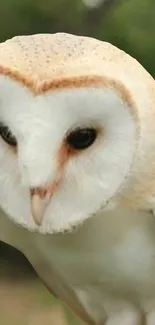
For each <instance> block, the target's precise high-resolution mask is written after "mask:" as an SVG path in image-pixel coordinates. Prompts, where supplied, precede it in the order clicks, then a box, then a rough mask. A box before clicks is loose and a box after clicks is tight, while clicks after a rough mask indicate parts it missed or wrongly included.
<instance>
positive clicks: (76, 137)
mask: <svg viewBox="0 0 155 325" xmlns="http://www.w3.org/2000/svg"><path fill="white" fill-rule="evenodd" d="M96 137H97V130H95V129H93V128H83V129H81V128H77V129H75V130H74V131H72V132H70V133H69V135H68V136H67V139H66V142H67V144H68V145H69V146H70V147H71V148H73V149H75V150H83V149H86V148H88V147H90V146H91V145H92V144H93V142H94V141H95V139H96Z"/></svg>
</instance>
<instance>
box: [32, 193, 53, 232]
mask: <svg viewBox="0 0 155 325" xmlns="http://www.w3.org/2000/svg"><path fill="white" fill-rule="evenodd" d="M50 199H51V194H50V193H48V192H46V191H44V190H42V189H40V188H37V189H33V190H32V191H31V213H32V217H33V220H34V222H35V224H36V225H37V226H41V225H42V223H43V219H44V215H45V211H46V209H47V206H48V204H49V202H50Z"/></svg>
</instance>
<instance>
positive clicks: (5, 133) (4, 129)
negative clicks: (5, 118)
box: [0, 123, 17, 147]
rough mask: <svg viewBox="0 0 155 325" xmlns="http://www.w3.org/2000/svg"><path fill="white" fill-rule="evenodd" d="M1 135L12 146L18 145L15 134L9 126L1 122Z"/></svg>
mask: <svg viewBox="0 0 155 325" xmlns="http://www.w3.org/2000/svg"><path fill="white" fill-rule="evenodd" d="M0 136H1V137H2V139H3V140H4V141H5V142H7V144H9V145H10V146H12V147H16V146H17V140H16V138H15V136H14V135H13V134H12V133H11V131H10V129H9V128H8V126H6V125H4V124H2V123H0Z"/></svg>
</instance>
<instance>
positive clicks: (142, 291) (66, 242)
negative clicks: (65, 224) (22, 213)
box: [26, 211, 155, 325]
mask: <svg viewBox="0 0 155 325" xmlns="http://www.w3.org/2000/svg"><path fill="white" fill-rule="evenodd" d="M154 238H155V221H154V219H153V217H152V215H151V214H150V215H149V214H147V213H143V214H142V213H132V212H129V211H128V212H127V211H124V212H123V211H115V213H112V212H110V211H109V212H107V213H104V214H99V215H96V216H95V217H93V218H91V219H89V220H88V221H87V222H86V223H85V224H84V225H83V226H82V227H81V228H80V229H78V230H76V231H75V232H73V233H70V234H67V235H52V236H51V235H50V236H41V235H39V234H37V235H35V236H31V244H30V245H31V252H32V247H34V252H35V253H34V255H35V256H37V257H38V258H39V256H40V257H41V259H42V260H43V261H44V263H45V264H44V265H46V267H45V269H46V271H45V272H43V273H44V275H43V273H42V272H41V270H40V271H39V270H38V271H39V273H41V274H40V275H41V276H42V277H43V278H44V281H45V283H46V284H47V285H48V286H49V287H50V288H52V290H53V291H54V293H55V294H56V295H57V296H58V297H60V298H62V299H63V300H65V301H66V302H67V304H68V305H69V306H71V308H73V310H75V311H76V312H77V313H78V314H79V315H80V316H81V317H83V318H84V319H85V320H87V319H88V320H89V322H90V321H92V324H99V325H100V324H101V325H102V324H106V325H107V324H108V325H134V324H138V325H139V324H140V325H141V324H143V323H142V321H143V319H144V317H146V315H147V323H146V324H147V325H153V324H155V318H154V316H153V315H154V314H153V310H155V277H154V273H155V240H154ZM29 243H30V242H29ZM26 253H27V255H28V258H30V259H31V261H32V264H35V263H36V262H35V263H34V260H35V259H36V257H35V258H34V256H33V258H32V256H30V250H29V253H28V250H27V252H26ZM36 264H37V263H36ZM36 264H35V268H37V266H36ZM87 317H88V318H87ZM152 319H153V321H152ZM152 322H153V323H152Z"/></svg>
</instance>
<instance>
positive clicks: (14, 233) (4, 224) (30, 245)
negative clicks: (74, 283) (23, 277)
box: [0, 210, 92, 324]
mask: <svg viewBox="0 0 155 325" xmlns="http://www.w3.org/2000/svg"><path fill="white" fill-rule="evenodd" d="M35 239H36V236H35V234H34V233H31V232H29V231H27V230H25V229H23V228H22V227H20V226H17V225H15V224H14V223H12V221H11V220H10V219H8V217H7V216H6V215H5V214H4V212H2V211H1V210H0V241H3V242H5V243H6V244H8V245H11V246H13V247H15V248H16V249H17V250H19V251H20V252H21V253H23V254H24V255H25V257H26V258H27V259H28V260H29V262H30V263H31V265H32V267H33V268H34V270H35V271H36V273H37V274H38V276H39V277H40V279H41V280H42V282H43V283H44V284H45V286H46V288H47V289H48V290H49V291H50V292H51V293H52V294H53V295H54V296H55V297H56V298H59V299H60V300H62V301H63V302H64V303H65V305H67V306H68V307H69V308H70V309H71V310H72V311H74V313H75V314H76V315H77V316H79V317H80V318H81V319H83V320H84V321H85V322H87V323H89V324H92V321H91V320H90V319H89V316H88V315H87V313H86V312H85V310H84V309H83V307H82V305H80V302H79V301H78V299H77V297H76V296H75V293H74V292H73V291H72V290H71V288H70V287H68V286H67V285H66V283H65V282H64V280H63V279H62V277H61V276H60V274H59V271H58V270H56V269H55V267H54V265H53V267H52V266H51V264H50V265H49V262H48V260H46V252H42V251H41V250H40V249H39V248H38V245H37V242H36V240H35Z"/></svg>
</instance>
